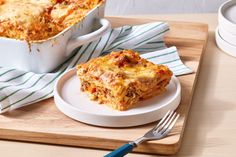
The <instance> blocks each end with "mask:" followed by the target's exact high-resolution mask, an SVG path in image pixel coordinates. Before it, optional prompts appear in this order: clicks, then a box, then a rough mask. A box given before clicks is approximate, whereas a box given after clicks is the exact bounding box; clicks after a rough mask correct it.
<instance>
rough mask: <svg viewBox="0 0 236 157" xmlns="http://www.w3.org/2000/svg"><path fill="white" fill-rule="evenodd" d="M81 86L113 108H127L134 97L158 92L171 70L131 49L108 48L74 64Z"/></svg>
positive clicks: (132, 103)
mask: <svg viewBox="0 0 236 157" xmlns="http://www.w3.org/2000/svg"><path fill="white" fill-rule="evenodd" d="M77 75H78V77H79V79H80V82H81V90H82V91H84V92H87V93H88V95H89V97H90V99H92V100H95V101H98V102H99V103H101V104H106V105H108V106H109V107H112V108H113V109H115V110H120V111H123V110H127V109H129V108H131V107H133V106H134V105H135V104H136V103H137V102H138V101H140V100H143V99H147V98H150V97H152V96H155V95H158V94H161V93H163V92H164V91H165V87H166V86H167V85H168V83H169V81H170V79H171V76H172V72H171V71H170V70H169V69H168V67H166V66H164V65H156V64H154V63H152V62H149V61H147V60H145V59H143V58H141V57H140V56H139V54H138V53H137V52H134V51H132V50H123V51H120V52H111V53H110V54H108V55H106V56H102V57H99V58H95V59H92V60H90V61H88V62H87V63H82V64H80V65H78V66H77Z"/></svg>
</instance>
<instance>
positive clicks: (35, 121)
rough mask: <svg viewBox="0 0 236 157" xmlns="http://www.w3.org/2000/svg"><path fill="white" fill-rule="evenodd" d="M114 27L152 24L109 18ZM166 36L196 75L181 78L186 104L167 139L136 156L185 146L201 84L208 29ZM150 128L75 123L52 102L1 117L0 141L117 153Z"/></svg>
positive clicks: (175, 29) (184, 27) (177, 30)
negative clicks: (195, 94)
mask: <svg viewBox="0 0 236 157" xmlns="http://www.w3.org/2000/svg"><path fill="white" fill-rule="evenodd" d="M109 20H110V21H111V22H112V25H113V26H114V27H116V26H120V25H126V24H127V25H129V24H140V23H146V22H151V20H145V19H142V20H140V19H124V18H109ZM169 24H170V29H171V31H170V32H169V33H168V35H167V36H166V39H165V41H166V43H167V45H168V46H172V45H175V46H177V48H178V50H179V52H180V56H181V59H182V61H183V62H184V63H185V64H186V65H188V66H189V67H191V69H193V70H194V71H195V73H193V74H190V75H185V76H180V77H178V78H179V80H180V82H181V86H182V100H181V104H180V106H179V107H178V109H177V112H179V113H180V114H181V117H180V118H179V120H178V121H177V124H176V125H175V127H174V129H173V130H172V132H171V133H170V134H169V136H168V137H167V138H165V139H162V140H158V141H151V142H147V143H144V144H141V145H140V146H139V147H138V148H137V149H135V150H134V151H135V152H143V153H153V154H175V153H176V152H177V151H178V150H179V148H180V145H181V139H182V136H183V133H184V128H185V123H186V119H187V116H188V111H189V109H190V106H191V100H192V95H193V92H194V87H195V84H196V81H197V77H198V72H199V68H200V63H201V62H200V61H201V56H202V53H203V52H204V50H205V46H206V42H207V37H208V27H207V25H205V24H201V23H184V22H169ZM153 125H154V124H153V123H152V124H147V125H143V126H139V127H131V128H120V129H114V128H101V127H95V126H90V125H87V124H83V123H80V122H77V121H74V120H72V119H70V118H68V117H66V116H65V115H63V114H62V113H61V112H60V111H59V110H58V109H57V108H56V106H55V104H54V101H53V99H48V100H45V101H42V102H39V103H36V104H33V105H31V106H27V107H24V108H21V109H18V110H15V111H12V112H9V113H6V114H3V115H0V138H1V139H9V140H20V141H31V142H40V143H50V144H59V145H69V146H81V147H89V148H101V149H115V148H117V147H118V146H120V145H122V144H124V143H126V142H128V141H132V140H134V139H136V138H137V137H140V136H142V135H143V133H145V132H146V131H147V130H149V129H150V128H152V127H153Z"/></svg>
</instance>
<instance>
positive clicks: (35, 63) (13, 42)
mask: <svg viewBox="0 0 236 157" xmlns="http://www.w3.org/2000/svg"><path fill="white" fill-rule="evenodd" d="M104 8H105V2H104V3H102V4H101V5H99V6H98V7H96V8H94V9H92V10H91V11H90V12H89V13H88V14H87V16H85V17H84V19H83V20H82V21H80V22H79V23H77V24H75V25H73V26H71V27H69V28H67V29H65V30H63V31H62V32H60V33H59V34H57V35H56V36H53V37H51V38H48V39H46V40H41V41H33V42H31V43H29V42H27V41H24V40H17V39H11V38H5V37H0V67H9V68H16V69H20V70H24V71H32V72H35V73H46V72H50V71H52V70H54V69H55V68H56V67H57V66H58V65H59V64H60V63H62V62H63V61H64V60H65V59H66V58H68V57H69V56H70V55H71V54H72V52H73V50H74V49H75V48H77V47H79V46H80V45H83V44H85V43H88V42H91V41H93V40H96V39H97V38H99V37H101V36H102V35H104V34H105V33H106V32H107V31H108V30H109V29H110V27H111V26H110V23H109V21H108V20H106V19H104V18H103V17H104ZM98 27H100V28H98ZM94 28H98V29H97V30H96V31H94V32H92V31H93V30H94ZM91 32H92V33H91Z"/></svg>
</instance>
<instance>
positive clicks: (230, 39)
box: [215, 0, 236, 57]
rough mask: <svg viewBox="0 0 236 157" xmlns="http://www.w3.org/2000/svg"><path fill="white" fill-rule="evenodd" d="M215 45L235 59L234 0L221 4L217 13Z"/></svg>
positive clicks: (235, 5)
mask: <svg viewBox="0 0 236 157" xmlns="http://www.w3.org/2000/svg"><path fill="white" fill-rule="evenodd" d="M218 22H219V26H218V27H217V28H216V31H215V37H216V44H217V45H218V47H219V48H220V49H222V50H223V51H224V52H226V53H228V54H229V55H232V56H234V57H236V0H231V1H227V2H225V3H223V4H222V5H221V7H220V8H219V11H218Z"/></svg>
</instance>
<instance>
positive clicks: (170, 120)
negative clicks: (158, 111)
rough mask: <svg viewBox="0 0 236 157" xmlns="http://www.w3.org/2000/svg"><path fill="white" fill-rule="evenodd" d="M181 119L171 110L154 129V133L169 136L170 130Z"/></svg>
mask: <svg viewBox="0 0 236 157" xmlns="http://www.w3.org/2000/svg"><path fill="white" fill-rule="evenodd" d="M178 118H179V114H177V113H176V112H174V111H171V110H169V111H168V112H167V113H166V114H165V116H164V117H163V118H162V119H161V121H160V122H159V123H158V124H157V125H156V127H155V128H154V129H153V133H155V134H156V133H159V134H162V135H163V134H168V133H169V132H170V130H171V129H172V128H173V127H174V125H175V123H176V121H177V120H178Z"/></svg>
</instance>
